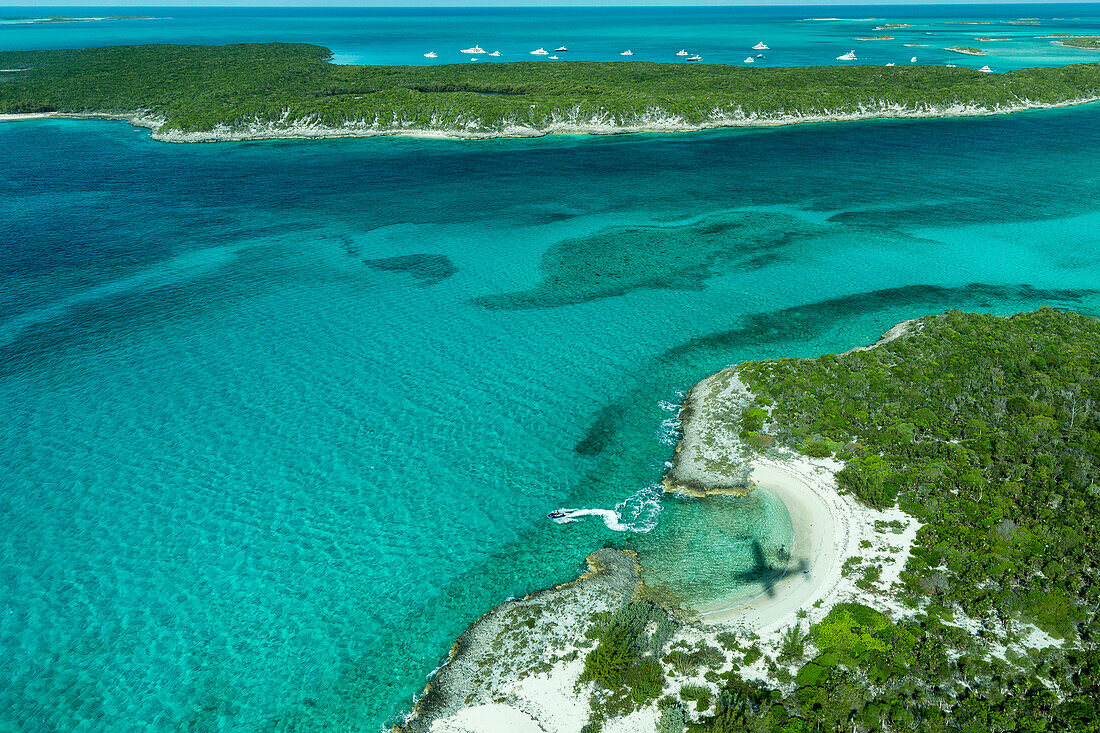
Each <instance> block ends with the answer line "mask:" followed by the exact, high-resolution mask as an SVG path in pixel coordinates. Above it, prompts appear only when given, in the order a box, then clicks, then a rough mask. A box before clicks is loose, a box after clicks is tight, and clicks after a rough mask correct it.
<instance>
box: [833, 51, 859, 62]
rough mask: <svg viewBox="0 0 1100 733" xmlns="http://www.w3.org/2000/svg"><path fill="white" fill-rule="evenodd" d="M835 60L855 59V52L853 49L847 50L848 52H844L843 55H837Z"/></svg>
mask: <svg viewBox="0 0 1100 733" xmlns="http://www.w3.org/2000/svg"><path fill="white" fill-rule="evenodd" d="M836 60H837V61H856V52H855V51H849V52H848V53H846V54H844V55H843V56H837V57H836Z"/></svg>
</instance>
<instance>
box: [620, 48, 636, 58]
mask: <svg viewBox="0 0 1100 733" xmlns="http://www.w3.org/2000/svg"><path fill="white" fill-rule="evenodd" d="M619 55H620V56H633V55H634V52H633V51H631V50H630V49H629V48H628V49H626V50H625V51H623V52H622V53H621V54H619Z"/></svg>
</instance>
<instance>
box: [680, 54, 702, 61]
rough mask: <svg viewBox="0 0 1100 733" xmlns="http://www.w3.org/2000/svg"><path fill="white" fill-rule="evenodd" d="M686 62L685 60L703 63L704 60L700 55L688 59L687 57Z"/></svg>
mask: <svg viewBox="0 0 1100 733" xmlns="http://www.w3.org/2000/svg"><path fill="white" fill-rule="evenodd" d="M684 60H685V61H702V60H703V57H702V56H700V55H699V54H695V55H694V56H688V57H687V58H686V59H684Z"/></svg>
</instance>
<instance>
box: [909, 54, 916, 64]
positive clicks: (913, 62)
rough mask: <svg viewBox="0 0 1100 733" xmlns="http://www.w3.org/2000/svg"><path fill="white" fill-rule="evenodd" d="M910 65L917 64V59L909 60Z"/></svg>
mask: <svg viewBox="0 0 1100 733" xmlns="http://www.w3.org/2000/svg"><path fill="white" fill-rule="evenodd" d="M909 63H911V64H915V63H917V57H916V56H914V57H913V58H911V59H909Z"/></svg>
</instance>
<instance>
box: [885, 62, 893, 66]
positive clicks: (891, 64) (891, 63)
mask: <svg viewBox="0 0 1100 733" xmlns="http://www.w3.org/2000/svg"><path fill="white" fill-rule="evenodd" d="M886 65H887V66H893V65H894V62H893V61H891V62H890V63H888V64H886Z"/></svg>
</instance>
